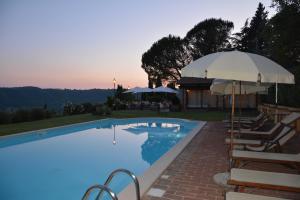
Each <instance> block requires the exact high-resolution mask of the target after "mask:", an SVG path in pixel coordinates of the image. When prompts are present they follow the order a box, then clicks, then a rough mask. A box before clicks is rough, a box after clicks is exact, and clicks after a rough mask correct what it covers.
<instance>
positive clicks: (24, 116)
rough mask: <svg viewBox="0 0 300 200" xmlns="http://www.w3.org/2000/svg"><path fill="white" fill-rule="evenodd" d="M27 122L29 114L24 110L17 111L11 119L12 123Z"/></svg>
mask: <svg viewBox="0 0 300 200" xmlns="http://www.w3.org/2000/svg"><path fill="white" fill-rule="evenodd" d="M29 120H30V112H29V111H28V110H24V109H20V110H17V111H16V112H15V113H14V115H13V117H12V122H13V123H17V122H27V121H29Z"/></svg>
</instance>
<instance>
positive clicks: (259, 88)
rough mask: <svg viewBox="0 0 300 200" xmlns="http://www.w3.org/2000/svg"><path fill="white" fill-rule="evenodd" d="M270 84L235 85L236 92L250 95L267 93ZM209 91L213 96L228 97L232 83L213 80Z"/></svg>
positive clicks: (243, 82) (250, 83)
mask: <svg viewBox="0 0 300 200" xmlns="http://www.w3.org/2000/svg"><path fill="white" fill-rule="evenodd" d="M270 86H271V84H266V83H265V84H260V85H257V84H256V83H254V82H246V81H242V82H241V84H237V85H236V90H237V91H239V92H240V94H252V93H256V92H259V93H260V92H267V91H268V88H269V87H270ZM210 91H211V92H212V94H215V95H228V94H231V93H232V81H229V80H223V79H215V80H213V82H212V84H211V86H210Z"/></svg>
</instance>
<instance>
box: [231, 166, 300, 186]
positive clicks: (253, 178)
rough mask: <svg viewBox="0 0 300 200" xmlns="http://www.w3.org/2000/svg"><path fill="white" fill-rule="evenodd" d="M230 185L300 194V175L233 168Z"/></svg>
mask: <svg viewBox="0 0 300 200" xmlns="http://www.w3.org/2000/svg"><path fill="white" fill-rule="evenodd" d="M228 184H231V185H235V186H237V189H238V190H243V188H244V187H256V188H263V189H274V190H283V191H290V192H300V175H297V174H286V173H277V172H265V171H256V170H247V169H237V168H232V169H231V170H230V177H229V180H228Z"/></svg>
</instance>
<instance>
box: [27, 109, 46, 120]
mask: <svg viewBox="0 0 300 200" xmlns="http://www.w3.org/2000/svg"><path fill="white" fill-rule="evenodd" d="M46 117H47V111H46V110H44V109H42V108H33V109H32V110H31V112H30V120H32V121H34V120H41V119H45V118H46Z"/></svg>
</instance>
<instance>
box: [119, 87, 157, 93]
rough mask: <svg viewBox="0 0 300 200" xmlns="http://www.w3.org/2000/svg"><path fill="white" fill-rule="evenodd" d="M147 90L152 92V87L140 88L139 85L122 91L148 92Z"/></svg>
mask: <svg viewBox="0 0 300 200" xmlns="http://www.w3.org/2000/svg"><path fill="white" fill-rule="evenodd" d="M148 92H152V89H151V88H147V87H145V88H141V87H134V88H131V89H129V90H126V91H125V92H123V93H134V94H136V93H148Z"/></svg>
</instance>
